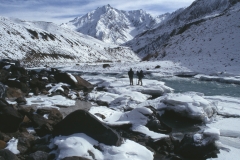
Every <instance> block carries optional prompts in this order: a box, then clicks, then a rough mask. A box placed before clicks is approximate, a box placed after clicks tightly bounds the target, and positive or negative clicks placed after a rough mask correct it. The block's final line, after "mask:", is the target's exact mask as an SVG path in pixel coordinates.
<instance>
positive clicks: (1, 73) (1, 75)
mask: <svg viewBox="0 0 240 160" xmlns="http://www.w3.org/2000/svg"><path fill="white" fill-rule="evenodd" d="M10 76H11V74H10V73H9V72H8V71H6V70H3V69H0V82H2V83H6V81H7V80H8V78H9V77H10Z"/></svg>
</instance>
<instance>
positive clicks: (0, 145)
mask: <svg viewBox="0 0 240 160" xmlns="http://www.w3.org/2000/svg"><path fill="white" fill-rule="evenodd" d="M6 146H7V144H6V142H4V141H3V140H0V150H1V149H4V148H6Z"/></svg>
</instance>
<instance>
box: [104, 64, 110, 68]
mask: <svg viewBox="0 0 240 160" xmlns="http://www.w3.org/2000/svg"><path fill="white" fill-rule="evenodd" d="M107 67H111V66H110V65H109V64H103V68H107Z"/></svg>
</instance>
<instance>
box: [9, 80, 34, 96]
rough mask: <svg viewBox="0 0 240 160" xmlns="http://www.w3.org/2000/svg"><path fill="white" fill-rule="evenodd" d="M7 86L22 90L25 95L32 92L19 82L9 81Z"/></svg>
mask: <svg viewBox="0 0 240 160" xmlns="http://www.w3.org/2000/svg"><path fill="white" fill-rule="evenodd" d="M6 84H7V85H8V86H9V87H12V88H18V89H21V90H22V91H23V92H24V93H28V92H29V90H30V89H29V87H28V85H27V84H25V83H22V82H19V81H17V80H8V81H7V82H6Z"/></svg>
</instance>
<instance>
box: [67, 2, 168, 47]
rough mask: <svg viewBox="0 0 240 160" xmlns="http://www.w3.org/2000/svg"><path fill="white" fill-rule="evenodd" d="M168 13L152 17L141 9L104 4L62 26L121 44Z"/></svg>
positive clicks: (108, 41)
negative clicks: (124, 8) (118, 8)
mask: <svg viewBox="0 0 240 160" xmlns="http://www.w3.org/2000/svg"><path fill="white" fill-rule="evenodd" d="M168 15H169V14H165V15H162V16H158V17H156V18H153V17H152V16H151V15H150V14H148V13H146V12H145V11H143V10H136V11H121V10H117V9H115V8H112V7H111V6H110V5H106V6H103V7H100V8H97V9H96V10H94V11H92V12H90V13H87V14H86V15H84V16H82V17H77V18H75V19H74V20H72V21H70V22H68V23H65V24H62V26H63V27H66V28H70V29H73V30H76V31H78V32H80V33H83V34H86V35H90V36H92V37H95V38H97V39H99V40H102V41H103V42H106V43H114V44H122V43H125V42H127V41H129V40H131V39H133V38H134V37H135V36H136V35H137V34H139V33H141V32H143V31H146V30H149V29H152V28H154V27H156V26H157V25H158V24H159V23H160V22H161V21H163V20H164V19H165V18H166V17H167V16H168Z"/></svg>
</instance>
